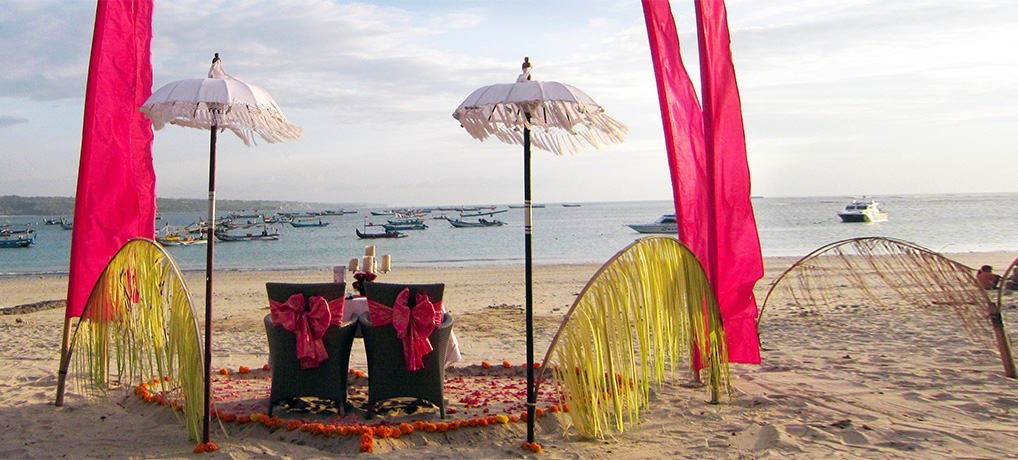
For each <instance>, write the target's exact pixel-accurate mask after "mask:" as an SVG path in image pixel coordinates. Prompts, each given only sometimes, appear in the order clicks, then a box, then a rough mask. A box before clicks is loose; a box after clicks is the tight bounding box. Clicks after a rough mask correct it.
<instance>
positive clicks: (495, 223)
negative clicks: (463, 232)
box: [449, 219, 505, 228]
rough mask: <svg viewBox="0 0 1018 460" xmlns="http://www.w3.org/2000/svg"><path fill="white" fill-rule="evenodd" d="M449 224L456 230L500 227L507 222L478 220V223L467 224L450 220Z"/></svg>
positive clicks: (457, 220)
mask: <svg viewBox="0 0 1018 460" xmlns="http://www.w3.org/2000/svg"><path fill="white" fill-rule="evenodd" d="M449 223H450V224H452V226H453V227H456V228H473V227H499V226H502V225H505V222H502V221H500V220H487V219H477V222H467V221H463V220H459V219H449Z"/></svg>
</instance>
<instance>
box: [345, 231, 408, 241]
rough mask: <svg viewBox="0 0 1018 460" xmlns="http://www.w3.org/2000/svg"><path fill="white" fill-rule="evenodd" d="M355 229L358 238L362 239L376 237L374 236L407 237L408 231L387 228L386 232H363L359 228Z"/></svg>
mask: <svg viewBox="0 0 1018 460" xmlns="http://www.w3.org/2000/svg"><path fill="white" fill-rule="evenodd" d="M353 231H355V232H357V238H361V239H374V238H406V236H407V235H406V233H400V232H397V231H390V230H386V231H385V232H384V233H362V232H361V231H360V230H358V229H356V228H355V229H354V230H353Z"/></svg>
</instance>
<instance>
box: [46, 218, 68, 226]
mask: <svg viewBox="0 0 1018 460" xmlns="http://www.w3.org/2000/svg"><path fill="white" fill-rule="evenodd" d="M63 221H64V219H46V220H45V221H44V222H46V225H60V222H63Z"/></svg>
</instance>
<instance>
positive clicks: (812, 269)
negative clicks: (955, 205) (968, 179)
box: [757, 237, 1015, 378]
mask: <svg viewBox="0 0 1018 460" xmlns="http://www.w3.org/2000/svg"><path fill="white" fill-rule="evenodd" d="M974 273H975V270H973V269H972V268H970V267H968V266H965V265H964V264H961V263H959V262H956V261H953V260H951V259H949V258H947V257H944V256H943V255H941V254H938V253H936V252H933V251H930V250H929V249H926V248H923V247H921V246H918V245H916V244H913V243H909V242H907V241H902V240H897V239H894V238H886V237H866V238H852V239H847V240H842V241H836V242H834V243H830V244H827V245H824V246H821V247H820V248H818V249H816V250H815V251H813V252H811V253H809V254H808V255H806V256H805V257H803V258H801V259H799V260H798V261H797V262H795V263H794V264H792V265H791V266H790V267H789V268H788V269H787V270H785V271H784V273H782V274H781V275H780V276H779V277H778V278H777V279H776V280H775V281H774V283H773V284H772V285H771V288H770V290H768V291H767V296H766V297H765V298H764V302H763V305H762V306H761V307H760V316H758V317H757V323H758V324H759V323H760V322H761V321H762V320H763V313H764V311H765V310H766V309H767V305H768V303H769V302H772V301H773V299H776V298H782V299H788V300H787V302H788V304H790V305H795V306H797V307H799V308H801V309H805V310H809V312H810V313H812V314H821V313H822V312H821V311H820V309H821V307H822V306H825V305H834V304H836V303H838V302H836V301H835V299H834V296H840V293H841V292H842V291H841V288H852V289H857V290H858V291H859V292H861V293H862V294H863V295H864V296H865V297H866V298H867V305H868V306H869V307H871V308H890V307H891V305H892V303H896V304H905V305H911V306H913V307H914V308H918V309H923V310H926V311H935V310H950V311H953V313H954V316H955V317H957V318H958V320H959V321H960V322H961V325H962V326H963V327H964V329H965V331H966V332H967V333H968V335H969V337H970V338H971V339H972V340H973V341H975V342H976V343H979V344H983V345H986V346H988V347H992V346H993V343H994V341H996V345H997V350H998V351H999V352H1000V356H1001V361H1003V364H1004V372H1005V374H1006V375H1007V376H1008V377H1012V378H1014V377H1015V367H1014V360H1013V358H1012V355H1011V344H1010V341H1009V340H1008V338H1007V334H1006V332H1005V330H1004V322H1003V318H1002V316H1001V313H1000V303H999V301H998V302H997V303H994V302H993V301H991V300H990V298H989V296H988V295H987V291H985V290H983V289H981V288H980V287H979V285H978V284H977V283H976V280H975V276H974ZM888 294H889V295H888Z"/></svg>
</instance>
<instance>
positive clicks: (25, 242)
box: [0, 238, 35, 248]
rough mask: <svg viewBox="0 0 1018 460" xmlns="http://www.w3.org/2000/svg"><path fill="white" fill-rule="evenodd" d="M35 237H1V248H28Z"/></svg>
mask: <svg viewBox="0 0 1018 460" xmlns="http://www.w3.org/2000/svg"><path fill="white" fill-rule="evenodd" d="M34 242H35V240H34V239H27V238H26V239H0V248H27V247H29V246H31V245H32V243H34Z"/></svg>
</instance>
